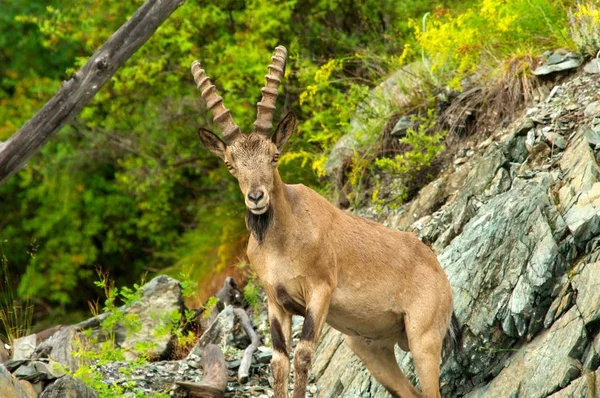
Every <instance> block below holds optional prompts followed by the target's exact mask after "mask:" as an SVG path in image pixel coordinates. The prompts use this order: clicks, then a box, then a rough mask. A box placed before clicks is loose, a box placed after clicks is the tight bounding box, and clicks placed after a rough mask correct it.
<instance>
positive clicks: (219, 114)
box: [192, 61, 240, 143]
mask: <svg viewBox="0 0 600 398" xmlns="http://www.w3.org/2000/svg"><path fill="white" fill-rule="evenodd" d="M192 75H194V81H195V82H196V85H197V86H198V90H200V93H201V95H202V98H203V99H204V101H205V102H206V107H207V108H208V109H209V110H210V111H211V112H212V114H213V120H214V122H215V123H216V124H217V126H219V128H220V129H221V132H222V133H223V140H224V141H225V142H226V143H229V142H231V141H233V140H234V139H235V137H236V136H238V135H239V134H240V128H239V127H238V125H237V124H236V123H235V122H234V121H233V117H232V116H231V113H230V112H229V109H227V108H225V105H223V98H221V96H219V94H217V88H216V87H215V86H214V84H212V82H211V81H210V78H209V77H208V76H206V72H205V71H204V69H202V65H201V64H200V62H198V61H194V62H192Z"/></svg>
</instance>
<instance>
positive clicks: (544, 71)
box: [533, 53, 581, 76]
mask: <svg viewBox="0 0 600 398" xmlns="http://www.w3.org/2000/svg"><path fill="white" fill-rule="evenodd" d="M579 66H581V58H579V57H578V56H577V55H576V54H573V53H568V54H565V55H560V54H556V53H555V54H553V55H551V56H550V57H549V58H548V61H547V63H546V64H544V65H541V66H538V67H537V68H536V69H535V70H534V71H533V74H534V75H536V76H545V75H549V74H552V73H556V72H563V71H567V70H571V69H576V68H578V67H579Z"/></svg>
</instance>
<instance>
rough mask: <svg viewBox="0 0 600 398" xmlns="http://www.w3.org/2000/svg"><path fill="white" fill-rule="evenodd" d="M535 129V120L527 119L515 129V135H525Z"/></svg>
mask: <svg viewBox="0 0 600 398" xmlns="http://www.w3.org/2000/svg"><path fill="white" fill-rule="evenodd" d="M536 112H537V108H536ZM534 127H535V123H534V122H533V120H532V119H531V118H529V117H526V118H525V119H523V121H522V122H521V123H520V124H519V125H518V127H517V128H516V129H515V131H514V133H513V134H514V135H516V136H520V135H525V134H527V133H528V132H529V130H531V129H532V128H534Z"/></svg>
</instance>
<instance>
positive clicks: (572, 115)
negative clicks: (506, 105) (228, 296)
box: [313, 73, 600, 398]
mask: <svg viewBox="0 0 600 398" xmlns="http://www.w3.org/2000/svg"><path fill="white" fill-rule="evenodd" d="M597 76H598V75H591V74H585V73H582V74H578V75H575V76H573V77H571V78H569V79H566V80H565V81H564V82H563V83H561V84H558V85H556V86H555V87H554V88H553V89H552V90H551V94H550V96H548V97H547V98H544V99H543V100H542V101H541V102H540V103H539V104H537V105H535V106H534V107H531V108H529V109H527V110H526V111H525V112H524V113H525V114H524V115H523V116H522V117H520V118H518V119H517V120H515V121H514V123H513V124H512V126H511V127H510V128H508V129H504V130H499V131H497V132H496V133H495V134H494V135H493V136H491V137H489V138H488V139H487V140H485V141H483V142H482V143H480V144H479V145H473V147H471V148H466V149H464V150H463V151H461V154H459V155H462V156H457V158H456V160H455V161H454V165H453V166H452V167H451V168H450V169H449V170H446V171H445V172H444V173H443V174H442V175H441V177H439V178H438V179H437V180H435V181H433V182H432V183H430V184H429V185H427V186H426V187H425V188H423V189H422V190H421V191H420V193H419V195H418V196H417V197H416V198H415V199H414V200H413V201H412V202H411V203H409V204H407V205H405V206H404V207H402V208H401V209H400V210H396V211H388V212H385V213H384V214H377V213H376V212H375V211H374V210H372V209H362V210H361V212H362V213H363V214H365V215H367V216H371V217H373V218H375V219H378V220H379V221H382V222H384V223H385V224H387V225H389V226H390V227H393V228H399V229H404V230H411V231H414V232H415V233H416V234H418V235H419V236H420V237H422V238H423V239H424V240H427V241H429V242H433V243H432V247H433V249H434V250H435V251H436V252H437V254H438V257H439V260H440V262H441V264H442V266H443V267H444V269H445V270H446V272H447V274H448V276H449V279H450V282H451V285H452V288H453V292H454V299H455V309H456V313H457V315H458V318H459V319H460V321H461V323H462V324H463V331H464V334H465V345H464V348H463V350H462V352H461V353H460V354H459V355H458V356H456V357H454V358H452V359H451V360H449V361H448V362H447V363H446V364H445V365H444V368H443V373H442V384H443V387H442V392H443V396H446V397H457V396H467V397H548V396H552V397H590V396H591V397H594V396H597V395H596V394H600V371H598V366H599V365H600V333H599V330H600V262H598V261H600V260H599V258H600V238H599V237H598V234H599V233H600V168H599V166H598V162H597V159H598V158H599V157H600V151H598V150H597V148H598V149H600V101H599V100H600V82H598V80H597ZM316 357H317V360H316V363H315V366H314V368H313V372H314V375H315V379H316V384H317V385H318V387H319V391H320V394H319V396H320V397H325V398H327V397H342V396H343V397H388V396H389V395H388V394H387V392H385V391H384V390H383V389H382V388H381V386H379V385H378V383H377V382H375V381H374V380H373V379H372V378H371V377H370V376H369V374H368V373H367V372H366V371H365V369H364V368H363V366H362V365H361V364H360V362H359V361H358V360H357V358H356V357H355V356H354V355H353V354H352V353H351V352H350V351H349V349H348V348H347V347H346V346H345V345H344V344H343V340H342V337H341V335H340V334H339V333H338V332H336V331H333V330H327V331H326V332H325V335H324V338H323V340H322V341H321V344H320V345H319V349H318V352H317V355H316ZM397 359H398V361H399V362H400V363H401V364H402V367H403V369H404V370H405V372H406V373H407V374H408V375H410V377H411V378H412V379H413V381H416V380H415V379H416V377H415V374H414V369H413V367H412V362H411V360H410V354H408V355H407V354H405V353H403V352H401V351H398V352H397Z"/></svg>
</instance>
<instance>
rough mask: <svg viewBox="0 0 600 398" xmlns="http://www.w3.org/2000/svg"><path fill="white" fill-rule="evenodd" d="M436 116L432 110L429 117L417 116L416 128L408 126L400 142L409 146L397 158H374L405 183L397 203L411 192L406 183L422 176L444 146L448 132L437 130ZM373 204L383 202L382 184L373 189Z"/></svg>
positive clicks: (377, 163) (398, 195)
mask: <svg viewBox="0 0 600 398" xmlns="http://www.w3.org/2000/svg"><path fill="white" fill-rule="evenodd" d="M436 120H437V116H436V114H435V112H434V111H433V110H429V111H428V112H427V115H426V116H415V117H413V118H412V121H413V122H415V123H416V124H417V125H418V127H417V129H414V128H409V129H408V130H407V133H406V136H405V137H402V138H400V139H399V142H400V143H401V144H405V145H407V147H408V149H407V151H406V152H404V153H402V154H400V155H396V156H394V158H391V159H390V158H380V159H376V160H375V165H376V166H377V167H379V168H380V169H381V170H382V171H384V172H385V173H387V174H391V175H393V176H394V177H395V178H396V179H398V180H399V181H401V182H402V184H403V185H401V186H400V187H399V189H398V191H399V192H397V193H396V197H395V202H396V203H402V202H403V201H404V200H406V198H407V195H408V190H407V187H406V186H407V184H408V183H410V182H411V181H412V180H414V179H415V178H418V177H422V176H420V174H421V173H422V171H423V170H424V169H426V168H428V167H429V166H431V164H432V163H433V161H434V160H435V158H436V157H437V155H438V154H439V153H440V151H442V150H443V149H444V144H443V142H444V138H445V137H446V132H445V131H441V132H440V131H436V130H435V125H436ZM372 200H373V203H374V204H376V205H377V204H379V205H381V204H382V201H381V200H380V198H379V187H378V188H377V189H375V190H374V191H373V195H372Z"/></svg>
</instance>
